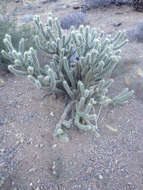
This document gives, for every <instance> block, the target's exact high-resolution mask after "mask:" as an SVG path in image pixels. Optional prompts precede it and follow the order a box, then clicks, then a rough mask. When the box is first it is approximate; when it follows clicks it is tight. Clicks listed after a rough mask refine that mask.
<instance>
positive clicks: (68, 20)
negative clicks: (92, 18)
mask: <svg viewBox="0 0 143 190" xmlns="http://www.w3.org/2000/svg"><path fill="white" fill-rule="evenodd" d="M84 23H85V14H84V13H82V12H75V13H72V14H69V15H66V16H65V17H64V18H63V19H62V20H61V27H62V28H63V29H69V28H70V27H71V26H75V27H79V26H80V25H81V24H84Z"/></svg>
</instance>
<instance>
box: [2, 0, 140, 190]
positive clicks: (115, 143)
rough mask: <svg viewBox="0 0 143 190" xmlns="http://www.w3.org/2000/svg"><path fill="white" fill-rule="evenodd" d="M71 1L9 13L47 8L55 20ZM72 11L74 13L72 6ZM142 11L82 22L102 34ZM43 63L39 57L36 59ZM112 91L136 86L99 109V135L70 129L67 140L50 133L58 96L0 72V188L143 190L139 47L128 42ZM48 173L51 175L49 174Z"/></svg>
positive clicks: (106, 11)
mask: <svg viewBox="0 0 143 190" xmlns="http://www.w3.org/2000/svg"><path fill="white" fill-rule="evenodd" d="M76 3H77V1H72V0H68V1H65V0H63V1H62V0H59V1H57V2H52V3H46V4H40V7H41V8H38V9H37V10H33V9H31V10H25V9H22V5H21V3H15V2H12V3H10V4H9V11H12V10H13V9H14V7H18V8H19V10H21V11H19V12H18V13H17V14H16V17H17V18H18V19H19V20H20V19H21V18H22V17H23V16H26V15H28V16H29V15H34V14H40V15H41V17H42V18H43V20H44V19H45V18H46V14H47V13H48V11H51V10H52V12H53V13H54V14H55V15H56V16H58V17H60V18H62V16H64V15H66V14H67V13H69V12H73V11H75V10H73V6H74V5H75V4H76ZM76 11H79V10H76ZM142 18H143V13H139V12H136V11H134V10H133V8H132V7H128V6H120V7H117V6H111V7H108V8H99V9H91V10H89V11H88V12H87V18H86V19H87V20H86V21H87V23H88V24H90V25H91V26H95V27H96V28H98V29H102V30H104V31H105V32H107V33H114V32H116V31H119V30H128V29H130V28H132V27H134V26H135V25H136V23H137V22H140V21H142ZM41 60H42V59H41ZM112 77H113V78H114V79H115V82H114V84H113V86H112V87H111V91H110V94H111V96H112V95H114V94H117V93H118V92H120V91H121V90H122V89H124V88H125V87H129V88H130V89H134V90H135V94H134V96H133V97H132V98H130V100H129V103H128V104H126V105H124V106H117V107H114V108H113V107H105V108H103V109H102V110H101V114H100V118H99V122H98V127H99V131H100V135H101V136H100V137H99V138H97V137H96V136H94V135H93V134H91V133H81V132H79V131H77V130H76V129H73V130H69V136H70V141H69V142H68V143H61V142H59V141H58V140H57V139H55V138H53V136H52V134H53V131H54V129H55V126H56V123H57V122H58V120H59V118H60V115H61V114H62V112H63V110H64V100H63V99H62V98H60V99H55V97H54V96H51V97H47V98H45V99H42V97H43V96H44V95H45V92H42V91H40V90H39V89H37V88H36V87H35V86H33V84H31V83H30V82H29V81H28V80H27V79H26V78H23V77H18V76H13V75H12V74H6V75H1V76H0V172H1V173H0V179H2V177H3V176H5V179H6V180H5V182H4V185H2V187H1V189H2V190H14V189H15V190H16V189H17V190H142V189H143V44H142V43H139V42H138V43H137V42H129V43H128V45H126V47H125V48H123V50H122V58H121V61H120V64H119V66H118V68H116V71H115V73H114V74H113V76H112ZM53 171H55V172H56V175H54V173H53Z"/></svg>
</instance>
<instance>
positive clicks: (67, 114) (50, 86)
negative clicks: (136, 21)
mask: <svg viewBox="0 0 143 190" xmlns="http://www.w3.org/2000/svg"><path fill="white" fill-rule="evenodd" d="M35 23H36V26H37V33H38V35H37V36H35V40H36V44H37V47H38V48H39V49H41V50H43V51H44V52H46V53H47V54H48V55H50V56H51V61H50V62H49V63H48V64H47V65H45V66H44V67H43V68H41V67H40V64H39V61H38V59H37V55H36V51H35V50H34V49H33V48H30V49H29V51H25V50H24V39H21V41H20V43H19V49H18V50H15V48H14V47H13V45H12V42H11V37H10V36H9V35H6V36H5V39H4V44H5V46H6V47H7V51H4V50H3V51H2V54H3V55H4V56H5V57H7V58H8V59H10V60H11V61H13V64H12V65H10V66H9V70H10V71H11V72H13V73H14V74H18V75H26V76H27V77H28V79H30V80H31V81H32V82H33V83H34V84H35V85H36V86H37V87H38V88H40V89H42V90H45V91H47V92H48V93H49V94H52V93H55V94H64V95H65V96H67V97H68V100H69V101H68V104H67V106H66V108H65V111H64V113H63V115H62V116H61V119H60V121H59V122H58V124H57V126H56V129H55V132H54V136H55V137H59V138H60V139H61V140H63V141H68V135H67V134H66V133H65V129H66V128H67V129H69V128H70V127H71V126H76V127H78V128H79V129H80V130H83V131H89V130H91V131H92V132H94V133H95V134H96V135H99V134H98V132H97V119H98V117H97V115H96V113H95V108H96V107H97V106H102V105H104V104H106V105H108V104H124V103H126V102H127V98H128V97H129V96H131V95H132V94H133V91H129V90H128V89H125V90H124V91H123V92H122V93H121V94H120V95H118V96H116V97H114V98H113V99H111V98H109V97H108V96H107V93H108V88H109V87H110V85H111V84H112V82H113V80H112V79H110V75H111V73H112V71H113V70H114V68H115V67H116V65H117V63H118V60H119V58H120V56H119V54H120V48H121V47H122V46H124V45H125V44H126V43H127V40H126V39H125V36H124V33H122V32H119V33H118V34H117V35H116V36H115V37H114V38H113V39H112V38H111V36H107V37H105V36H104V34H103V33H98V32H97V31H96V29H95V28H91V27H90V26H86V27H84V26H82V25H81V26H80V27H79V29H78V30H75V29H74V28H73V27H71V28H70V30H69V32H68V34H66V33H64V31H63V30H62V29H61V26H60V23H59V21H58V20H57V18H53V17H52V14H49V15H48V19H47V23H46V24H45V25H43V24H42V23H41V21H40V18H39V17H37V16H36V17H35Z"/></svg>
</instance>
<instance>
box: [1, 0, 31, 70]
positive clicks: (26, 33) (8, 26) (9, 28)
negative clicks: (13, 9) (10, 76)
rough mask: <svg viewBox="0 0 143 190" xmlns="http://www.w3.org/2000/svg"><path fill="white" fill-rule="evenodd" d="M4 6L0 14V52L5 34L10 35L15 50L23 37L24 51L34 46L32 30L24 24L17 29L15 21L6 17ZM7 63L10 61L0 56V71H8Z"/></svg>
mask: <svg viewBox="0 0 143 190" xmlns="http://www.w3.org/2000/svg"><path fill="white" fill-rule="evenodd" d="M7 2H8V1H5V3H7ZM6 6H7V4H5V6H3V7H2V10H1V14H0V52H1V51H2V49H4V43H3V38H4V36H5V34H9V35H11V39H12V43H13V45H14V47H15V48H17V47H18V44H19V41H20V39H21V37H24V38H25V40H26V49H28V48H29V47H31V46H34V40H33V38H32V33H33V29H32V28H31V27H30V25H26V24H23V25H21V26H19V27H18V26H17V24H16V23H17V20H16V19H14V18H10V17H9V16H7V15H6ZM9 61H10V60H7V59H6V58H5V57H3V56H2V55H1V54H0V71H1V70H4V71H8V64H9Z"/></svg>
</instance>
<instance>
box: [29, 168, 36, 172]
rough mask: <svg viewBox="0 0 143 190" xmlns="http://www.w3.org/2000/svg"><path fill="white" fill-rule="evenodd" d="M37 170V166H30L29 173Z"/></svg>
mask: <svg viewBox="0 0 143 190" xmlns="http://www.w3.org/2000/svg"><path fill="white" fill-rule="evenodd" d="M35 171H36V168H30V169H29V170H28V173H32V172H35Z"/></svg>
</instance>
